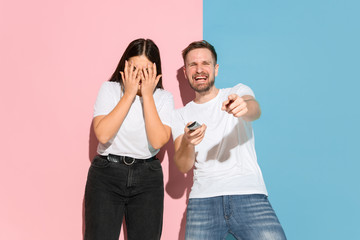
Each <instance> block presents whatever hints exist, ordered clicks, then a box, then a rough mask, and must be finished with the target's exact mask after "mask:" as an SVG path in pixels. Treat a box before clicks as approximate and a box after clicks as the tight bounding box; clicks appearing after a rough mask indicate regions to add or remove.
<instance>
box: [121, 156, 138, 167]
mask: <svg viewBox="0 0 360 240" xmlns="http://www.w3.org/2000/svg"><path fill="white" fill-rule="evenodd" d="M134 162H135V158H133V159H132V162H131V163H128V162H127V161H126V157H124V158H123V163H124V164H125V165H127V166H131V165H133V164H134Z"/></svg>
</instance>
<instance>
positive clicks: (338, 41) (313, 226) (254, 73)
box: [203, 0, 360, 240]
mask: <svg viewBox="0 0 360 240" xmlns="http://www.w3.org/2000/svg"><path fill="white" fill-rule="evenodd" d="M203 4H204V19H203V21H204V33H203V35H204V39H205V40H207V41H209V42H210V43H212V44H213V45H214V46H215V48H216V50H217V52H218V63H219V65H220V68H219V75H218V77H217V78H216V86H217V87H219V88H222V87H230V86H233V85H235V84H237V83H239V82H241V83H244V84H246V85H249V86H250V87H251V88H252V89H253V90H254V92H255V95H256V98H257V99H258V101H259V102H260V105H261V108H262V116H261V118H260V119H259V120H257V121H255V122H254V131H255V139H256V150H257V154H258V161H259V164H260V167H261V168H262V171H263V175H264V178H265V182H266V185H267V188H268V191H269V199H270V201H271V203H272V205H273V207H274V209H275V211H276V213H277V215H278V217H279V219H280V222H281V223H282V225H283V227H284V230H285V233H286V235H287V238H288V239H291V240H296V239H301V240H304V239H327V240H329V239H360V220H359V216H360V187H359V186H358V185H359V183H360V177H359V174H358V171H359V169H360V161H359V160H360V157H359V154H358V152H359V148H360V147H359V140H358V137H359V134H360V131H359V129H360V128H359V123H360V114H359V107H358V105H359V100H358V97H357V96H358V89H359V87H360V59H359V58H360V47H359V44H360V27H359V26H360V14H359V12H360V3H359V1H355V0H353V1H346V0H344V1H334V0H327V1H320V0H313V1H308V0H305V1H285V0H283V1H280V0H273V1H265V0H263V1H260V0H252V1H239V0H232V1H230V0H229V1H222V2H220V1H210V0H204V1H203ZM227 239H233V237H228V238H227Z"/></svg>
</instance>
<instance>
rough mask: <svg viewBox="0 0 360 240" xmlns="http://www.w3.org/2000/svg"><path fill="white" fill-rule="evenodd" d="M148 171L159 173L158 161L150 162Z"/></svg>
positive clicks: (160, 168)
mask: <svg viewBox="0 0 360 240" xmlns="http://www.w3.org/2000/svg"><path fill="white" fill-rule="evenodd" d="M148 165H149V169H150V170H153V171H160V170H162V167H161V163H160V161H159V160H155V161H151V162H149V163H148Z"/></svg>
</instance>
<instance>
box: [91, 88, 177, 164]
mask: <svg viewBox="0 0 360 240" xmlns="http://www.w3.org/2000/svg"><path fill="white" fill-rule="evenodd" d="M122 95H123V93H122V91H121V87H120V84H119V83H118V82H104V83H103V84H102V86H101V88H100V91H99V93H98V96H97V99H96V102H95V106H94V117H96V116H100V115H107V114H109V113H110V112H111V111H112V110H113V109H114V107H115V106H116V105H117V104H118V102H119V101H120V98H121V97H122ZM153 97H154V101H155V106H156V109H157V112H158V114H159V117H160V120H161V121H162V123H163V124H164V125H167V126H171V115H172V113H173V111H174V99H173V96H172V94H171V93H170V92H167V91H165V90H163V89H159V88H157V89H156V90H155V92H154V94H153ZM142 104H143V99H142V97H139V96H137V95H136V97H135V99H134V101H133V103H132V105H131V107H130V109H129V112H128V114H127V115H126V117H125V119H124V121H123V123H122V125H121V127H120V129H119V131H118V132H117V134H116V135H115V136H114V137H113V138H112V139H111V140H110V141H109V142H107V143H106V144H101V143H99V145H98V148H97V152H98V153H99V154H100V155H108V154H110V153H111V154H116V155H122V156H129V157H133V158H142V159H143V158H150V157H152V156H154V155H156V154H157V153H158V152H159V150H158V149H154V148H153V147H152V146H151V145H150V143H149V142H148V139H147V135H146V129H145V120H144V114H143V106H142Z"/></svg>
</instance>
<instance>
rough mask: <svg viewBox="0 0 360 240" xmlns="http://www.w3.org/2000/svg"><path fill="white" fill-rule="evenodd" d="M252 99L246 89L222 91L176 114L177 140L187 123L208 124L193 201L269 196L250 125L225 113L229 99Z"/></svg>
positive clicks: (198, 155)
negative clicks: (227, 197) (225, 105)
mask: <svg viewBox="0 0 360 240" xmlns="http://www.w3.org/2000/svg"><path fill="white" fill-rule="evenodd" d="M232 93H236V94H237V95H239V96H244V95H251V96H254V93H253V91H252V90H251V89H250V88H249V87H248V86H246V85H243V84H238V85H236V86H235V87H233V88H226V89H219V93H218V94H217V96H216V97H215V98H213V99H211V100H210V101H208V102H206V103H203V104H196V103H195V102H193V101H192V102H190V103H188V104H187V105H186V106H184V107H183V108H181V109H178V110H176V111H175V114H174V119H173V124H172V134H173V139H174V140H175V139H176V138H177V137H179V136H180V135H181V134H183V133H184V128H185V126H186V124H187V123H189V122H193V121H197V122H199V123H200V124H203V123H204V124H206V126H207V129H206V132H205V137H204V139H203V140H202V141H201V142H200V143H199V144H198V145H196V146H195V156H196V161H195V168H194V184H193V186H192V189H191V192H190V198H205V197H215V196H223V195H239V194H265V195H267V191H266V187H265V183H264V180H263V177H262V173H261V170H260V167H259V165H258V163H257V158H256V153H255V146H254V133H253V130H252V126H251V123H250V122H246V121H244V120H243V119H242V118H241V117H240V118H236V117H234V116H233V115H232V114H229V113H227V112H225V111H222V110H221V107H222V103H223V102H224V101H226V100H227V98H228V96H229V95H230V94H232Z"/></svg>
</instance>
